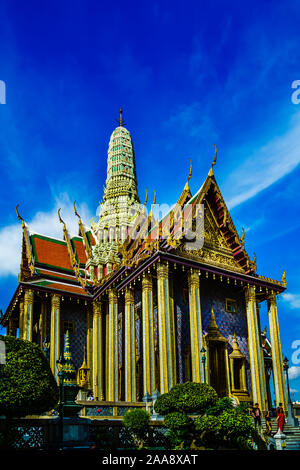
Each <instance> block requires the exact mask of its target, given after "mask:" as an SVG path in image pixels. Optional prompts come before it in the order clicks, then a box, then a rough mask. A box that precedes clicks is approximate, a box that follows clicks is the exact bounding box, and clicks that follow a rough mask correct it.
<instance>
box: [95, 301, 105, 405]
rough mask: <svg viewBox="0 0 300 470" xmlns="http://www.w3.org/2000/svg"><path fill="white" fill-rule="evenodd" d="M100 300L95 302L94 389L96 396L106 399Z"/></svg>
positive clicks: (99, 398)
mask: <svg viewBox="0 0 300 470" xmlns="http://www.w3.org/2000/svg"><path fill="white" fill-rule="evenodd" d="M102 318H103V316H102V310H101V303H100V301H95V302H93V370H92V374H93V375H92V377H93V390H94V397H95V399H96V398H98V400H104V387H103V331H102V330H103V324H102V323H103V322H102Z"/></svg>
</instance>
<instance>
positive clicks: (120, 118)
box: [117, 108, 126, 127]
mask: <svg viewBox="0 0 300 470" xmlns="http://www.w3.org/2000/svg"><path fill="white" fill-rule="evenodd" d="M117 122H118V124H119V126H120V127H122V126H123V124H126V123H125V121H124V119H123V109H122V108H120V116H119V119H117Z"/></svg>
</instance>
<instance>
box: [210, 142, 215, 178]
mask: <svg viewBox="0 0 300 470" xmlns="http://www.w3.org/2000/svg"><path fill="white" fill-rule="evenodd" d="M214 146H215V144H214ZM216 162H217V147H216V146H215V156H214V159H213V162H212V165H211V167H210V170H209V173H208V176H214V172H213V166H214V165H215V164H216Z"/></svg>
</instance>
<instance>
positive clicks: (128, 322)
mask: <svg viewBox="0 0 300 470" xmlns="http://www.w3.org/2000/svg"><path fill="white" fill-rule="evenodd" d="M135 353H136V338H135V313H134V292H133V290H132V289H131V288H130V287H127V288H126V290H125V401H129V402H130V401H132V402H135V401H136V357H135Z"/></svg>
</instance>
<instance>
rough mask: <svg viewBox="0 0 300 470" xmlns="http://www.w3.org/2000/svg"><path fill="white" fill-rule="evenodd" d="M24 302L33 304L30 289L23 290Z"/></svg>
mask: <svg viewBox="0 0 300 470" xmlns="http://www.w3.org/2000/svg"><path fill="white" fill-rule="evenodd" d="M24 301H25V302H26V303H31V302H33V290H32V289H26V290H25V294H24Z"/></svg>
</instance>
